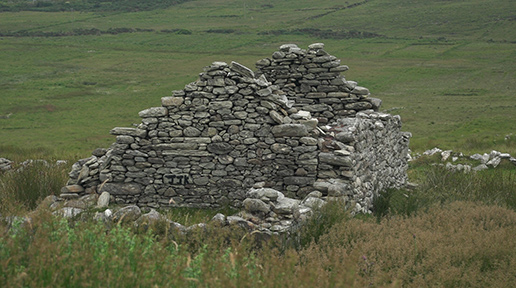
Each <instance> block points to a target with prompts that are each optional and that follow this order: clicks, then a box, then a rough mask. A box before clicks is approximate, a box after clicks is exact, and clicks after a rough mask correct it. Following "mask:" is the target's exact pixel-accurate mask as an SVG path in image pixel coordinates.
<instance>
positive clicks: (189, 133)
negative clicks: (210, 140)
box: [183, 127, 201, 137]
mask: <svg viewBox="0 0 516 288" xmlns="http://www.w3.org/2000/svg"><path fill="white" fill-rule="evenodd" d="M183 135H185V136H186V137H197V136H199V135H201V131H200V130H199V129H197V128H195V127H186V128H185V129H184V130H183Z"/></svg>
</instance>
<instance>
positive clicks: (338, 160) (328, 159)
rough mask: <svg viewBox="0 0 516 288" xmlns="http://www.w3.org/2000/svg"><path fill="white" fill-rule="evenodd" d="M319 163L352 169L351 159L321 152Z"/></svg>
mask: <svg viewBox="0 0 516 288" xmlns="http://www.w3.org/2000/svg"><path fill="white" fill-rule="evenodd" d="M319 161H320V162H321V163H327V164H330V165H334V166H344V167H351V166H352V165H353V164H352V161H351V157H347V156H337V155H335V154H333V153H325V152H321V153H319Z"/></svg>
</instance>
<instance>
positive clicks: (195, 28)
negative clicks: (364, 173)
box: [0, 0, 516, 287]
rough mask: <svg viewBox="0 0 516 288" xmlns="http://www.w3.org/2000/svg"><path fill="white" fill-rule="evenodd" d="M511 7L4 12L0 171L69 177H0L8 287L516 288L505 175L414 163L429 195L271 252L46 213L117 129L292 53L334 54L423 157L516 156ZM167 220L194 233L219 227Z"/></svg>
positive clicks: (134, 0)
mask: <svg viewBox="0 0 516 288" xmlns="http://www.w3.org/2000/svg"><path fill="white" fill-rule="evenodd" d="M513 2H514V1H509V0H488V1H485V0H469V1H458V0H457V1H447V0H439V1H437V0H436V1H428V0H426V1H423V0H410V1H409V0H362V1H355V0H348V1H341V0H337V1H335V0H332V1H330V0H319V1H308V0H296V1H294V0H277V1H272V0H255V1H248V0H191V1H180V0H177V1H175V0H155V1H144V0H124V1H116V0H113V1H104V0H70V1H42V0H36V1H24V0H10V1H4V0H0V11H4V12H0V157H6V158H9V159H11V160H14V161H16V162H20V161H23V160H25V159H27V158H32V159H36V158H42V159H53V160H55V159H67V160H71V161H69V162H68V164H67V165H61V166H58V165H56V166H50V168H49V167H47V166H44V165H43V164H42V163H39V164H37V165H33V166H29V167H25V168H24V169H23V170H20V171H18V172H16V173H0V219H3V220H2V221H0V287H134V286H137V287H366V286H371V287H514V286H515V285H516V276H515V274H514V271H515V269H516V265H515V263H516V262H515V261H514V259H516V249H515V248H516V241H515V240H514V237H513V235H514V233H515V232H516V229H515V228H516V225H515V223H516V212H515V211H516V197H515V196H514V195H515V191H516V190H515V185H516V182H515V179H516V178H515V175H516V174H515V169H514V165H512V164H511V163H509V162H508V161H506V160H505V161H504V162H503V163H502V164H501V165H500V166H499V167H498V168H496V169H489V170H486V171H481V172H478V173H471V174H463V173H454V172H451V171H448V170H446V169H442V168H440V167H434V166H431V165H430V164H432V163H434V162H436V161H438V160H436V159H437V158H438V157H437V156H434V157H423V158H419V160H417V161H415V162H411V164H410V165H411V167H410V169H409V178H410V180H411V181H413V182H416V183H418V184H419V187H418V188H416V189H415V190H389V191H386V192H385V193H383V194H382V196H381V197H379V198H378V199H376V200H375V201H376V202H375V204H374V205H375V211H374V213H373V215H359V216H357V217H354V218H351V217H349V215H348V214H347V212H346V211H343V209H342V207H341V206H339V205H338V203H337V204H329V205H326V206H325V207H324V208H323V209H322V210H321V211H319V213H318V214H316V217H312V218H311V219H310V221H309V222H308V223H306V224H305V226H303V228H302V229H301V230H298V231H297V232H296V233H297V234H295V235H294V236H295V237H294V236H293V237H290V238H288V239H287V240H286V239H284V238H281V237H280V238H274V239H272V240H271V241H268V242H266V243H265V245H263V246H260V247H259V248H257V246H256V245H257V244H256V243H255V242H253V241H252V237H251V236H252V235H249V234H246V235H242V234H238V233H233V234H232V233H226V232H228V231H220V230H215V231H211V230H210V231H211V232H209V233H208V234H206V233H203V232H202V231H197V232H200V233H194V234H193V235H190V237H183V238H181V237H180V238H174V237H175V236H174V235H171V234H169V233H168V232H169V231H168V230H167V229H163V227H165V226H166V225H164V223H161V226H160V225H158V226H156V227H153V228H154V230H152V231H150V232H146V233H142V232H141V231H138V230H137V229H134V227H129V226H119V225H105V224H103V223H101V222H97V221H80V220H78V219H72V220H70V221H68V220H66V219H62V218H59V217H56V216H53V215H51V214H50V212H49V211H48V210H47V209H41V208H40V209H36V210H35V211H34V208H35V207H36V206H38V204H39V203H40V202H41V200H42V199H43V198H44V197H45V196H47V195H53V194H54V195H55V194H57V193H58V192H59V189H60V187H62V186H63V185H64V183H65V182H66V179H67V172H68V171H70V166H71V164H72V163H73V162H75V161H76V160H77V159H79V158H85V157H88V156H90V155H91V152H92V150H93V149H95V148H98V147H108V146H109V145H110V144H111V143H112V142H114V137H113V136H111V135H109V130H110V129H111V128H113V127H116V126H131V125H132V124H133V123H139V122H140V119H139V117H138V112H139V111H141V110H144V109H146V108H149V107H153V106H159V105H160V104H161V102H160V98H161V97H163V96H168V95H171V91H172V90H176V89H182V88H183V87H184V85H186V84H188V83H189V82H191V81H194V80H195V79H196V77H197V75H198V73H199V72H201V71H202V69H203V67H205V66H207V65H209V64H211V62H213V61H226V62H230V61H237V62H240V63H242V64H244V65H246V66H248V67H252V68H254V63H255V61H257V60H259V59H261V58H264V57H270V55H271V54H272V53H273V52H274V51H276V50H277V49H278V48H279V46H280V45H281V44H285V43H296V44H297V45H299V46H300V47H302V48H306V47H307V46H308V45H309V44H311V43H314V42H324V43H325V44H326V46H325V48H326V50H327V51H328V52H329V53H331V54H332V55H335V56H337V57H338V58H340V59H342V62H343V64H346V65H348V66H349V67H350V70H349V71H347V72H346V73H345V75H346V78H347V79H348V80H355V81H358V82H359V84H360V85H361V86H365V87H367V88H369V89H370V91H371V93H372V96H373V97H377V98H380V99H382V100H383V106H382V109H383V110H385V111H388V112H389V113H391V114H399V115H401V117H402V120H403V124H404V130H405V131H410V132H412V134H413V138H412V139H411V149H412V150H413V151H415V152H422V151H424V150H427V149H431V148H433V147H435V146H438V147H440V148H441V149H453V150H454V151H458V152H464V153H468V154H469V153H485V152H487V153H488V152H490V151H491V150H499V151H502V152H508V153H511V154H512V155H513V156H516V124H515V123H516V121H515V120H516V119H515V118H516V116H515V115H516V101H515V98H514V95H513V92H514V91H515V90H516V67H515V65H514V63H516V3H513ZM163 7H166V8H163ZM154 8H159V9H154ZM49 11H50V12H49ZM7 115H10V117H7ZM14 165H15V168H19V167H20V164H19V163H15V164H14ZM161 212H163V213H164V214H166V215H167V216H168V217H169V218H171V219H173V220H175V221H178V222H181V223H182V224H185V225H190V224H193V223H196V222H195V221H206V219H209V218H210V217H211V215H212V214H213V212H214V211H207V212H205V211H199V210H196V211H193V210H188V209H186V210H172V211H161ZM210 213H211V214H210ZM9 215H30V217H31V220H30V221H28V222H25V224H23V221H22V220H21V218H14V219H13V218H9V219H10V221H4V220H6V219H7V218H5V216H9ZM2 217H4V218H2ZM76 220H78V221H76ZM192 221H193V222H192ZM262 244H263V243H262Z"/></svg>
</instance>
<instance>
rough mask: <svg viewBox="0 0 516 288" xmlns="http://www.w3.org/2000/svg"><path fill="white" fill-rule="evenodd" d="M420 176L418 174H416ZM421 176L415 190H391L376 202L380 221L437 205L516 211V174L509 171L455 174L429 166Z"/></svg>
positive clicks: (510, 165)
mask: <svg viewBox="0 0 516 288" xmlns="http://www.w3.org/2000/svg"><path fill="white" fill-rule="evenodd" d="M413 172H416V171H413ZM417 173H419V174H422V175H419V176H418V177H419V178H420V179H421V183H420V184H419V186H418V187H417V188H416V189H413V190H405V189H401V190H396V189H391V190H388V191H386V192H384V193H382V194H381V195H380V196H379V197H378V198H377V199H376V201H375V203H374V207H375V214H376V216H377V217H378V218H381V217H384V216H386V215H404V216H412V215H415V214H417V213H419V212H421V211H425V210H427V209H429V208H430V207H432V206H435V205H445V204H449V203H451V202H454V201H471V202H477V203H482V204H484V205H496V206H500V207H505V208H508V209H512V210H514V211H516V171H515V170H514V166H513V165H512V164H510V163H509V166H508V167H507V168H498V169H488V170H484V171H479V172H476V173H464V172H459V171H451V170H448V169H446V168H445V167H442V166H434V165H430V166H426V168H423V169H421V170H419V171H417Z"/></svg>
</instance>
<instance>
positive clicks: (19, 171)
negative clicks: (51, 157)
mask: <svg viewBox="0 0 516 288" xmlns="http://www.w3.org/2000/svg"><path fill="white" fill-rule="evenodd" d="M14 166H15V167H13V169H12V170H9V171H7V172H4V173H3V174H0V214H2V215H13V214H23V213H27V212H28V211H31V210H34V209H35V208H36V206H37V205H38V204H39V202H40V201H41V200H42V199H44V198H45V197H46V196H48V195H59V193H60V190H61V187H63V186H64V185H65V184H66V181H67V180H68V174H67V173H68V171H69V170H70V165H69V164H60V165H58V164H55V163H49V162H46V161H45V162H43V161H34V162H32V163H28V164H26V165H21V164H15V165H14Z"/></svg>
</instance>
